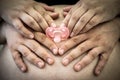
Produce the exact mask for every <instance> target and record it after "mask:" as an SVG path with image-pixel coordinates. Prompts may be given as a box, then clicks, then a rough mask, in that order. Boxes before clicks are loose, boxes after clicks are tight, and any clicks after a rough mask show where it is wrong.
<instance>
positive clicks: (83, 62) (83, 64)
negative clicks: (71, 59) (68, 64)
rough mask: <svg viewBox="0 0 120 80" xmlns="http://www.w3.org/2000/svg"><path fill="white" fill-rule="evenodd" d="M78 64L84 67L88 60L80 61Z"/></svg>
mask: <svg viewBox="0 0 120 80" xmlns="http://www.w3.org/2000/svg"><path fill="white" fill-rule="evenodd" d="M79 64H81V66H82V68H83V67H85V66H86V65H88V62H87V61H82V62H80V63H79Z"/></svg>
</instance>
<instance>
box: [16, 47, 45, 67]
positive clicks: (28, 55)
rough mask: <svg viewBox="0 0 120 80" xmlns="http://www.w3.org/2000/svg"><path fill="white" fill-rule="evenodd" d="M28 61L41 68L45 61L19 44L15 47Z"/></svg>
mask: <svg viewBox="0 0 120 80" xmlns="http://www.w3.org/2000/svg"><path fill="white" fill-rule="evenodd" d="M17 50H18V51H19V52H20V53H21V54H22V55H23V56H24V57H25V58H26V59H27V60H28V61H29V62H31V63H32V64H34V65H36V66H37V67H39V68H43V67H44V65H45V63H44V62H43V60H41V59H40V58H38V57H37V56H36V55H35V54H34V53H32V52H31V51H30V50H29V49H28V48H27V47H25V46H23V45H19V46H18V49H17Z"/></svg>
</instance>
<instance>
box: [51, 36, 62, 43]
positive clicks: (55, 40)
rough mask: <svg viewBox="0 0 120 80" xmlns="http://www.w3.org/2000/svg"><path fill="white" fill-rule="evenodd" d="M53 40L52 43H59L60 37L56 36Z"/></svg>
mask: <svg viewBox="0 0 120 80" xmlns="http://www.w3.org/2000/svg"><path fill="white" fill-rule="evenodd" d="M53 40H54V42H56V43H59V42H60V41H61V37H60V36H59V35H56V36H55V37H54V39H53Z"/></svg>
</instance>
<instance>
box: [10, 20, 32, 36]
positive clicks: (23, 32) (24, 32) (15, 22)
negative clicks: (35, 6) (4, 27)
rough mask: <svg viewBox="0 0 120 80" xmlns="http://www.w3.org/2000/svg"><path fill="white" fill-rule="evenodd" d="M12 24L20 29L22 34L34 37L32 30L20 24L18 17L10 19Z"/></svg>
mask: <svg viewBox="0 0 120 80" xmlns="http://www.w3.org/2000/svg"><path fill="white" fill-rule="evenodd" d="M11 23H12V25H13V26H14V27H15V28H16V29H17V30H19V31H20V33H21V34H23V36H25V37H28V38H34V35H33V33H32V32H30V31H29V30H28V29H27V28H25V26H24V25H23V24H22V22H21V21H20V20H19V19H15V20H13V21H11Z"/></svg>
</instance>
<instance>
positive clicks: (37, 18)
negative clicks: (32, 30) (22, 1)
mask: <svg viewBox="0 0 120 80" xmlns="http://www.w3.org/2000/svg"><path fill="white" fill-rule="evenodd" d="M26 12H27V13H28V14H29V15H30V16H32V17H33V18H34V19H35V21H36V22H37V24H38V25H39V26H36V31H42V28H41V25H40V23H39V21H40V20H41V19H40V18H41V15H40V14H39V13H38V12H37V11H36V10H35V9H33V8H29V9H27V10H26Z"/></svg>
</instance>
